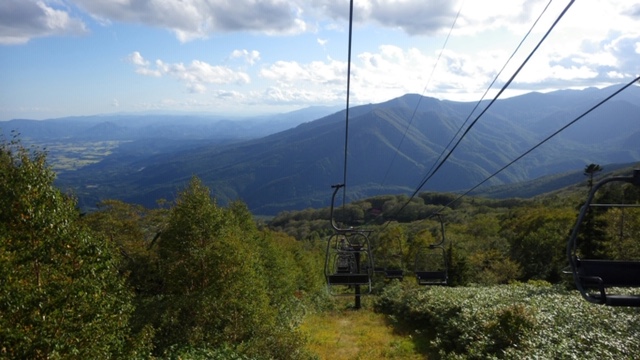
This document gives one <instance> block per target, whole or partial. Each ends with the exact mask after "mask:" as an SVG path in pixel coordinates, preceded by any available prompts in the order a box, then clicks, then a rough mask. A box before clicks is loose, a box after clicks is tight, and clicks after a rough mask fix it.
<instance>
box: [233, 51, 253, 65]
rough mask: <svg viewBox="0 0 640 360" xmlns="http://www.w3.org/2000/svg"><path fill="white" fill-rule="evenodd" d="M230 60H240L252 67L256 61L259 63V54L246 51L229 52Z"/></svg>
mask: <svg viewBox="0 0 640 360" xmlns="http://www.w3.org/2000/svg"><path fill="white" fill-rule="evenodd" d="M231 58H232V59H237V58H242V59H244V60H245V61H246V62H247V63H248V64H249V65H254V64H255V63H256V62H257V61H260V52H259V51H257V50H251V51H248V50H246V49H242V50H233V51H232V52H231Z"/></svg>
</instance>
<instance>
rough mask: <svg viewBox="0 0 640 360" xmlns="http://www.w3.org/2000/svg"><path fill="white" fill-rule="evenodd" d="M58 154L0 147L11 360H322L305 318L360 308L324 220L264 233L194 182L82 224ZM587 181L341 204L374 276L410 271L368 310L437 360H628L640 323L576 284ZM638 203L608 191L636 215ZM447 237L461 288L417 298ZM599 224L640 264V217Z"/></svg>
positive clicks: (616, 216) (382, 283)
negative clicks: (336, 261) (420, 271)
mask: <svg viewBox="0 0 640 360" xmlns="http://www.w3.org/2000/svg"><path fill="white" fill-rule="evenodd" d="M46 158H47V154H46V152H44V151H40V150H37V149H27V148H25V147H23V146H22V145H21V144H20V142H19V141H16V140H12V141H8V142H3V143H2V144H1V145H0V344H1V345H0V358H7V359H14V358H32V359H45V358H47V359H49V358H51V359H61V358H65V359H66V358H92V359H100V358H127V359H136V358H139V359H149V358H159V359H165V358H166V359H179V358H180V359H192V358H196V359H312V358H316V357H317V355H316V354H314V353H312V352H311V351H310V350H309V348H308V346H307V341H308V340H307V336H306V335H305V333H304V332H302V331H301V329H300V325H301V323H303V322H304V321H305V318H306V317H307V316H309V314H312V313H323V312H330V311H335V310H336V309H341V307H344V306H349V305H348V303H347V305H345V302H344V301H340V300H336V299H335V298H332V297H330V296H329V295H328V293H327V291H326V287H325V279H324V275H323V266H324V249H325V246H326V241H327V238H328V236H330V235H331V234H332V230H331V227H330V226H329V219H330V218H329V209H327V208H323V209H307V210H303V211H296V212H283V213H281V214H279V215H278V216H276V217H274V218H273V219H269V220H268V221H267V220H256V219H254V217H253V216H252V214H251V213H250V212H249V210H248V209H247V206H246V205H245V204H243V203H242V202H240V201H235V202H232V203H230V204H228V205H227V206H224V207H222V206H219V205H218V204H217V203H216V200H215V194H211V193H210V190H209V189H208V188H207V187H206V186H204V185H203V183H202V181H201V180H200V179H198V178H197V177H193V178H192V179H191V181H190V182H189V183H188V184H186V185H185V187H184V188H183V189H182V190H181V191H180V192H179V193H178V195H177V197H176V200H175V201H173V202H171V203H162V202H161V203H160V204H159V206H158V207H157V208H154V209H147V208H144V207H141V206H139V205H132V204H128V203H124V202H121V201H116V200H105V201H102V202H101V203H100V204H99V206H98V209H97V210H96V211H93V212H91V213H87V214H82V213H80V211H79V210H78V209H77V204H76V201H75V199H74V197H73V194H64V193H62V192H61V191H60V190H59V189H57V188H56V187H55V186H54V184H53V181H54V178H55V173H54V172H53V171H52V170H51V168H50V166H49V165H48V164H47V160H46ZM585 180H589V181H585V184H586V185H585V184H582V185H581V187H576V188H574V190H572V191H565V192H558V193H554V194H547V195H544V196H540V197H537V198H532V199H503V200H494V199H486V198H480V197H459V196H458V195H456V194H445V193H428V192H425V193H421V194H419V196H417V197H415V198H413V199H409V198H408V197H406V196H404V195H384V196H377V197H373V198H368V199H363V200H360V201H356V202H352V203H349V204H345V205H344V206H341V207H339V208H337V209H336V216H335V217H336V219H338V220H339V221H340V222H341V223H343V224H346V225H348V226H362V227H367V228H369V229H371V230H372V232H371V236H370V241H371V244H372V248H373V254H374V259H375V261H376V266H378V265H380V266H385V265H388V264H391V263H393V265H394V266H402V267H403V268H405V269H406V270H407V276H406V278H405V279H404V281H395V280H394V281H389V280H386V279H384V278H383V277H382V278H376V279H375V282H374V288H373V293H372V296H370V297H369V298H370V299H371V300H369V301H368V302H367V304H369V305H367V306H368V308H367V309H366V310H367V311H375V312H378V313H380V314H384V315H385V316H387V318H388V320H389V323H390V324H392V326H397V327H398V328H402V329H407V328H409V329H411V331H412V334H413V335H412V338H414V339H415V341H420V342H421V343H423V344H426V345H425V346H424V347H423V348H422V349H421V351H422V354H423V355H424V356H425V357H428V358H430V359H467V358H469V359H485V358H509V359H512V358H513V359H515V358H526V357H527V356H529V357H531V358H584V357H586V358H596V357H605V356H607V357H608V356H615V357H619V358H632V357H633V354H637V353H638V352H640V340H638V339H640V336H638V335H640V326H638V325H640V320H639V319H640V318H639V317H638V311H637V310H636V309H633V308H607V307H603V306H597V305H593V304H589V303H586V302H584V301H583V300H581V298H580V297H579V296H578V295H577V293H576V291H575V290H574V289H573V286H572V282H571V279H570V278H568V277H567V276H566V275H565V274H564V270H565V269H566V267H567V265H568V262H567V259H566V241H567V237H568V235H569V232H570V231H571V229H572V226H573V224H574V222H575V219H576V214H577V211H578V208H579V207H580V205H581V202H582V201H584V200H583V199H584V196H585V195H586V192H587V191H588V189H589V186H591V185H592V179H591V178H589V179H587V178H585ZM639 190H640V189H638V188H637V187H631V186H628V187H623V188H614V187H611V188H607V189H606V190H605V191H604V194H603V195H602V196H603V197H604V198H606V199H607V200H608V201H621V202H622V201H624V202H630V201H631V202H636V203H637V202H638V201H639V200H640V191H639ZM436 214H438V216H435V215H436ZM443 224H445V225H446V230H445V232H444V234H446V242H445V244H446V249H447V252H446V254H447V260H448V267H449V285H450V286H445V287H430V288H425V287H419V286H418V285H417V284H416V282H415V281H414V280H412V279H411V276H410V275H411V272H412V271H413V269H414V263H415V261H416V256H417V254H418V253H419V251H420V249H421V248H424V247H425V246H426V245H429V244H432V243H434V242H437V241H438V240H439V239H440V238H441V237H442V236H443V233H442V225H443ZM591 224H592V225H591V226H590V228H589V229H588V230H589V231H591V232H592V233H591V234H592V235H593V234H597V236H595V237H594V236H588V235H589V234H586V235H585V238H590V239H597V241H595V240H594V241H591V242H590V243H588V244H587V245H584V246H585V247H584V249H583V252H590V253H592V255H594V256H596V257H602V258H605V257H606V258H614V259H619V258H623V257H624V258H628V257H634V258H636V259H637V258H638V257H640V244H639V243H637V239H638V238H639V237H640V212H638V211H631V210H629V211H626V212H625V213H624V214H621V213H620V212H615V211H611V212H601V213H598V214H595V215H594V218H593V219H592V221H591ZM634 240H636V241H635V242H634Z"/></svg>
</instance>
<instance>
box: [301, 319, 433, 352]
mask: <svg viewBox="0 0 640 360" xmlns="http://www.w3.org/2000/svg"><path fill="white" fill-rule="evenodd" d="M302 331H304V333H305V334H306V335H307V337H308V340H309V343H308V348H309V350H311V351H312V352H313V353H315V354H317V355H318V357H319V358H320V359H332V360H333V359H335V360H339V359H424V358H425V355H424V354H422V353H421V352H420V344H419V343H416V342H415V341H414V340H415V339H414V338H412V337H411V334H410V333H399V332H398V330H397V329H396V328H394V327H393V326H391V325H390V324H389V323H388V321H387V320H386V315H383V314H377V313H374V312H373V311H372V310H369V309H366V308H365V309H362V310H359V311H354V310H335V311H331V312H323V313H318V314H313V315H309V316H307V318H306V319H305V322H304V323H303V325H302Z"/></svg>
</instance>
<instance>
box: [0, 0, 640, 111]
mask: <svg viewBox="0 0 640 360" xmlns="http://www.w3.org/2000/svg"><path fill="white" fill-rule="evenodd" d="M569 3H570V1H567V0H565V1H559V0H552V1H550V0H456V1H454V0H429V1H425V0H355V1H354V12H353V35H352V46H351V54H352V55H351V78H350V79H351V84H350V89H351V91H350V106H355V105H358V104H366V103H378V102H383V101H386V100H390V99H393V98H395V97H398V96H402V95H404V94H407V93H417V94H422V95H424V96H430V97H435V98H438V99H442V100H454V101H478V100H479V99H481V98H482V97H483V94H485V92H487V91H488V93H487V95H486V96H485V98H492V97H493V96H495V94H496V92H497V90H499V89H500V88H501V87H502V85H503V84H504V83H505V82H506V81H507V80H508V79H509V78H510V77H512V75H513V74H514V73H515V71H516V69H517V68H518V67H519V66H520V65H521V64H522V63H523V61H524V59H525V58H526V57H527V56H528V55H529V54H530V53H531V51H532V50H533V49H534V47H535V46H536V45H537V44H538V42H539V41H540V39H541V38H542V36H543V35H544V33H545V32H546V31H547V30H548V29H549V27H550V26H551V24H552V23H553V22H554V21H555V20H556V19H557V18H558V17H559V16H560V14H561V13H562V11H563V10H564V9H565V8H566V7H567V5H568V4H569ZM545 7H547V9H546V11H545V12H544V14H543V15H542V17H541V18H540V20H539V21H538V23H537V25H536V27H535V28H534V29H533V31H532V32H531V34H530V35H529V36H528V37H527V40H525V42H524V43H523V44H522V46H521V47H520V50H519V51H518V52H517V53H516V55H515V56H514V57H513V58H512V60H511V61H510V62H508V63H507V60H508V59H509V57H510V56H511V54H512V53H513V52H514V50H515V49H516V47H517V46H518V44H519V43H520V41H521V40H522V39H523V38H524V37H525V34H526V33H527V32H528V31H529V29H530V28H531V26H532V25H533V23H534V22H535V20H536V19H537V18H538V17H539V16H540V14H541V13H542V12H543V9H544V8H545ZM457 14H459V15H458V16H457ZM348 30H349V1H348V0H234V1H229V0H0V120H9V119H14V118H26V119H47V118H57V117H64V116H81V115H97V114H110V113H138V112H160V113H175V112H180V113H182V112H188V113H198V114H202V113H211V114H218V115H228V116H249V115H259V114H273V113H281V112H288V111H293V110H296V109H301V108H305V107H308V106H318V105H331V106H335V105H345V106H346V93H347V64H348V50H349V46H348V39H349V31H348ZM448 34H450V36H448ZM445 44H446V45H445ZM505 64H507V65H506V67H505V68H504V70H503V71H502V73H501V75H500V76H499V77H497V80H496V82H495V84H494V85H493V87H491V88H490V87H489V86H490V84H491V83H492V81H494V79H496V76H497V75H498V73H499V72H500V70H501V68H503V67H504V66H505ZM639 73H640V1H630V0H577V1H575V2H574V3H573V4H572V5H571V6H570V8H569V9H568V10H567V11H566V13H565V15H564V16H563V17H562V19H561V20H560V21H559V22H558V24H557V25H556V27H555V28H554V29H553V31H552V32H551V33H550V35H549V36H548V37H547V39H546V40H545V41H544V42H543V43H542V45H541V46H540V47H539V48H538V50H537V52H536V53H535V54H534V55H533V56H532V57H531V59H530V60H529V61H528V63H527V64H526V65H525V66H524V67H523V68H522V71H521V72H520V73H519V74H518V75H517V76H516V77H515V79H514V81H513V82H512V83H511V85H510V86H509V88H508V90H507V91H506V92H505V93H504V94H503V95H502V96H501V97H503V98H504V97H509V96H514V95H519V94H523V93H527V92H531V91H543V92H546V91H552V90H557V89H570V88H571V89H581V88H585V87H604V86H608V85H613V84H619V83H626V82H628V81H630V80H631V79H633V78H634V77H636V76H638V74H639Z"/></svg>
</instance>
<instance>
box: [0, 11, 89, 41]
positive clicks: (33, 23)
mask: <svg viewBox="0 0 640 360" xmlns="http://www.w3.org/2000/svg"><path fill="white" fill-rule="evenodd" d="M52 3H53V2H51V1H42V0H41V1H34V0H3V3H2V4H0V44H4V45H10V44H24V43H27V42H28V41H29V40H31V39H32V38H35V37H44V36H54V35H82V34H85V33H87V32H88V30H87V28H86V26H85V24H84V22H82V20H80V19H77V18H74V17H72V16H71V15H70V14H69V12H68V11H67V10H66V9H58V8H55V7H54V6H53V4H52Z"/></svg>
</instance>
